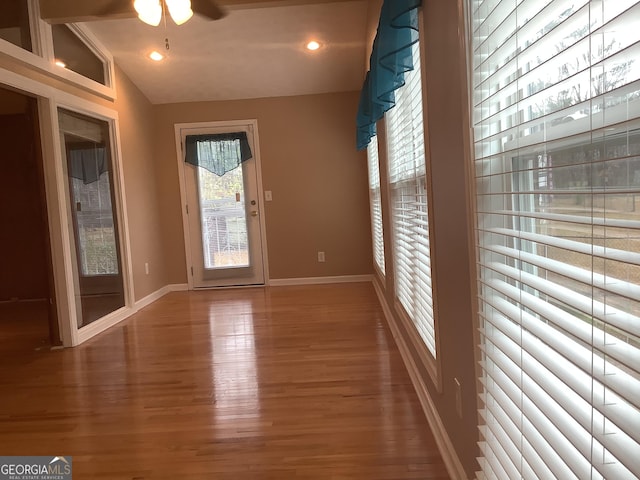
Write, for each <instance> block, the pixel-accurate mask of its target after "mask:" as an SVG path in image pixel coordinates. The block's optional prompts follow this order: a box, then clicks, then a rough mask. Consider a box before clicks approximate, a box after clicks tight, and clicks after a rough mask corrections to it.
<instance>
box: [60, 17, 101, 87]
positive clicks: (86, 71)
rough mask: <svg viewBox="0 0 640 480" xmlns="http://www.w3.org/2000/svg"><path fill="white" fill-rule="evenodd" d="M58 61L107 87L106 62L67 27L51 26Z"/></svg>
mask: <svg viewBox="0 0 640 480" xmlns="http://www.w3.org/2000/svg"><path fill="white" fill-rule="evenodd" d="M51 34H52V35H53V50H54V54H55V56H56V61H58V62H62V64H64V65H65V67H66V68H67V69H69V70H72V71H74V72H76V73H79V74H80V75H82V76H84V77H87V78H90V79H91V80H95V81H96V82H98V83H101V84H103V85H105V76H104V68H105V66H104V62H103V61H102V60H101V59H100V58H99V57H98V56H97V55H96V54H95V53H93V51H92V50H91V49H90V48H89V47H87V45H85V43H84V42H83V41H82V40H80V38H78V36H77V35H76V34H75V33H74V32H73V31H72V30H71V29H70V28H69V27H67V26H66V25H51Z"/></svg>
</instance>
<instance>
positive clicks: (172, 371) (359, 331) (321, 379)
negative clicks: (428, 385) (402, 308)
mask: <svg viewBox="0 0 640 480" xmlns="http://www.w3.org/2000/svg"><path fill="white" fill-rule="evenodd" d="M0 392H1V393H0V454H1V455H70V456H73V469H74V478H76V479H79V480H85V479H114V480H115V479H136V480H140V479H144V480H148V479H162V480H169V479H172V480H174V479H181V480H187V479H188V480H201V479H216V480H217V479H233V480H240V479H277V480H287V479H366V480H372V479H389V480H390V479H393V480H400V479H444V478H449V477H448V476H447V473H446V469H445V466H444V464H443V462H442V459H441V457H440V454H439V453H438V450H437V448H436V445H435V443H434V439H433V436H432V434H431V432H430V430H429V427H428V425H427V422H426V420H425V418H424V415H423V413H422V411H421V408H420V405H419V402H418V399H417V396H416V394H415V392H414V391H413V388H412V386H411V383H410V380H409V377H408V375H407V373H406V371H405V369H404V366H403V364H402V360H401V358H400V355H399V353H398V350H397V348H396V346H395V344H394V342H393V338H392V336H391V334H390V332H389V329H388V328H387V327H386V325H385V321H384V318H383V314H382V311H381V309H380V307H379V305H378V303H377V300H376V296H375V292H374V290H373V287H372V286H371V285H370V284H365V283H363V284H343V285H320V286H304V287H271V288H252V289H238V290H208V291H198V292H176V293H171V294H169V295H166V296H165V297H163V298H161V299H160V300H159V301H157V302H156V303H154V304H152V305H151V306H149V307H147V308H146V309H144V310H142V311H140V312H139V313H138V314H136V315H134V316H132V317H131V318H129V319H128V320H126V321H125V322H123V323H122V324H120V325H119V326H116V327H114V328H112V329H111V330H109V331H108V332H105V333H104V334H102V335H100V336H99V337H97V338H95V339H93V340H91V341H89V342H87V343H85V344H83V345H81V346H79V347H77V348H74V349H66V350H62V351H34V350H32V349H30V350H24V351H23V352H21V353H20V354H16V353H15V352H13V353H11V354H10V355H7V354H5V353H4V351H0Z"/></svg>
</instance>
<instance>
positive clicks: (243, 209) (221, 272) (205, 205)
mask: <svg viewBox="0 0 640 480" xmlns="http://www.w3.org/2000/svg"><path fill="white" fill-rule="evenodd" d="M176 141H177V142H178V151H179V152H181V154H180V155H179V158H178V161H179V171H180V177H181V179H180V180H181V194H182V199H183V202H184V205H185V208H184V209H183V226H184V233H185V245H186V248H185V250H186V255H187V263H188V265H187V275H188V276H189V286H190V288H192V289H198V288H210V287H230V286H248V285H264V284H265V263H266V247H265V235H264V218H263V214H262V201H261V199H262V196H261V181H260V153H259V147H258V140H257V123H256V122H255V121H245V122H230V123H218V122H216V123H208V124H188V125H185V124H183V125H176Z"/></svg>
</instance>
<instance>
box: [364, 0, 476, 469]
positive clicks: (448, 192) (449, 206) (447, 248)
mask: <svg viewBox="0 0 640 480" xmlns="http://www.w3.org/2000/svg"><path fill="white" fill-rule="evenodd" d="M379 3H380V2H379V1H378V0H372V1H371V4H372V5H374V4H379ZM457 4H458V2H443V1H440V0H425V1H423V9H422V20H423V22H424V28H423V29H422V31H421V46H422V48H423V49H424V53H423V67H422V69H423V70H422V75H423V78H424V81H423V98H424V115H425V142H426V144H427V147H426V148H427V162H428V172H429V175H430V182H429V189H430V192H431V195H430V198H429V201H430V208H431V222H430V223H431V225H430V229H431V231H430V235H431V238H430V241H431V255H432V258H431V265H432V277H433V280H434V297H435V315H436V322H437V326H436V328H437V337H438V343H439V345H438V362H439V367H440V369H439V370H440V371H439V382H434V381H433V380H432V377H431V375H430V374H429V373H428V370H427V368H426V366H425V363H424V362H423V360H422V358H423V356H424V355H428V353H426V352H427V349H426V347H424V345H423V344H421V342H420V341H419V340H414V339H415V338H416V337H415V336H414V335H410V334H409V333H408V332H409V329H412V328H413V327H412V326H409V325H405V324H404V323H403V321H402V320H401V317H400V316H399V315H398V314H397V312H396V311H395V310H394V304H395V294H394V290H395V286H394V278H393V264H392V263H391V260H390V259H391V258H392V253H391V244H392V242H391V235H390V230H391V225H390V220H389V215H388V214H387V212H388V211H389V209H388V207H386V210H384V211H383V216H384V218H383V221H384V231H385V254H386V257H387V265H386V266H387V275H386V278H376V281H378V282H379V285H380V286H381V288H382V289H383V291H384V296H385V300H386V303H387V304H388V305H389V306H390V310H391V311H392V312H393V315H394V319H395V323H396V324H397V325H398V326H399V328H400V331H401V335H402V337H403V338H404V340H405V342H406V343H407V345H408V346H409V350H410V354H411V355H412V357H413V361H414V362H415V364H416V365H417V366H418V370H419V372H420V375H421V377H422V379H423V381H424V383H425V385H426V387H427V390H428V393H429V396H430V397H431V399H432V401H433V404H434V405H435V408H436V410H437V412H438V415H439V417H440V418H441V420H442V422H443V424H444V427H445V429H446V431H447V434H448V436H449V438H450V439H451V441H452V443H453V446H454V448H455V450H456V454H457V456H458V458H459V459H460V461H461V463H462V465H463V467H464V469H465V471H466V476H467V478H473V477H474V472H475V471H476V470H477V469H478V465H477V461H476V457H477V456H478V455H479V451H478V447H477V443H476V442H477V441H478V436H479V433H478V427H477V403H476V402H477V394H476V378H477V377H476V370H475V355H474V352H475V348H474V328H475V327H474V321H473V318H474V308H473V304H474V302H475V297H474V288H473V285H474V283H475V282H474V281H473V280H472V276H473V272H472V267H473V258H472V256H471V254H470V252H471V250H470V233H469V232H470V227H471V225H470V219H471V218H472V215H471V209H470V208H469V193H468V186H467V185H468V182H467V176H468V173H469V170H468V168H469V167H468V160H467V157H466V154H468V149H467V145H468V133H465V126H468V121H467V120H466V116H465V115H464V112H465V111H466V110H467V109H466V107H465V105H466V101H467V100H466V96H465V94H464V93H463V92H464V91H465V89H466V85H465V79H466V77H465V71H464V64H463V62H464V54H463V53H462V52H463V50H461V45H460V37H459V36H458V33H459V31H461V30H459V28H461V25H462V23H461V22H460V23H459V18H460V17H459V12H458V5H457ZM376 27H377V24H376ZM371 33H372V32H369V35H370V36H371ZM378 132H379V137H381V138H379V146H380V147H379V148H380V159H381V170H382V171H381V179H382V188H381V192H382V197H383V208H385V206H387V205H389V195H388V191H387V189H386V188H385V185H384V183H385V180H386V174H385V169H386V154H385V150H386V142H385V141H384V138H383V137H384V135H385V129H384V122H383V121H381V122H379V124H378ZM454 379H458V381H459V382H460V383H461V386H462V388H461V391H462V417H461V418H460V417H459V416H458V414H457V412H456V390H455V383H454ZM438 383H439V384H440V385H438Z"/></svg>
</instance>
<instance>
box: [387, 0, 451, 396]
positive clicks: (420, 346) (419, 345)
mask: <svg viewBox="0 0 640 480" xmlns="http://www.w3.org/2000/svg"><path fill="white" fill-rule="evenodd" d="M419 28H420V32H421V33H420V36H421V38H422V32H423V31H424V28H425V27H424V17H423V14H422V12H421V15H420V24H419ZM419 50H420V69H421V74H420V81H421V90H422V109H423V110H422V115H423V129H424V149H425V169H426V171H425V185H426V196H427V212H428V213H427V215H428V218H429V227H428V228H429V243H430V252H431V260H432V264H431V282H432V283H431V293H432V298H433V303H432V305H431V307H432V309H433V322H434V325H433V329H434V333H435V348H436V357H434V356H433V355H432V354H431V352H430V351H429V349H428V348H427V347H426V345H425V344H424V341H423V340H422V338H421V337H420V334H419V333H418V330H417V328H416V326H415V324H414V322H413V320H411V318H410V317H409V315H408V314H407V312H406V311H405V308H404V307H403V306H402V304H401V303H400V301H399V299H398V298H397V295H396V285H395V282H396V278H395V269H396V266H395V259H394V255H393V254H391V255H390V256H389V257H386V253H387V252H388V251H395V249H396V248H397V247H396V245H395V234H394V233H393V221H392V220H390V221H389V225H391V232H390V233H391V234H390V235H389V237H388V238H389V239H390V242H389V245H390V247H391V250H387V246H385V260H386V262H387V264H386V267H385V268H386V269H387V271H389V269H391V271H392V272H393V274H392V275H389V278H390V279H391V281H392V284H391V285H390V286H389V287H388V288H390V289H391V290H390V291H392V292H394V293H393V295H394V304H393V308H394V311H395V313H396V315H397V317H398V318H399V319H400V321H401V322H402V324H403V326H404V330H405V332H406V333H407V335H408V337H409V340H410V342H411V344H412V346H413V349H414V351H415V352H416V354H417V355H418V358H419V360H420V363H421V364H422V366H423V368H424V369H425V370H426V371H427V373H428V374H429V376H430V377H431V381H432V382H433V385H434V386H435V388H436V391H437V392H438V393H442V392H443V388H444V386H443V382H442V363H441V357H442V356H441V355H440V352H441V348H440V335H439V333H438V331H439V319H440V314H439V312H438V300H437V297H438V285H437V283H438V282H437V262H436V261H435V260H434V259H435V258H436V256H437V246H436V241H435V235H434V232H433V229H434V226H433V225H434V222H433V219H434V211H433V185H432V178H433V177H432V174H431V163H430V156H431V154H430V151H429V124H428V118H429V116H428V102H427V95H426V92H427V80H426V76H425V74H424V66H425V65H426V64H427V62H426V47H425V42H424V41H420V42H419ZM381 124H382V129H380V131H379V132H378V134H379V135H384V136H385V138H384V140H383V141H382V143H381V145H384V146H385V150H386V151H385V152H384V155H385V157H384V158H385V168H386V169H387V174H386V175H385V177H381V183H382V178H386V188H387V189H388V191H389V194H388V196H387V199H386V202H384V201H383V214H384V212H385V211H386V212H390V211H391V209H392V208H393V198H392V197H393V194H392V184H391V182H389V179H388V168H389V166H388V162H389V142H388V139H387V138H386V136H387V135H388V133H387V128H388V127H387V125H386V117H385V118H383V119H382V120H381ZM385 240H386V239H385ZM383 278H384V277H383Z"/></svg>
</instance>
